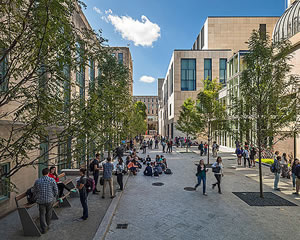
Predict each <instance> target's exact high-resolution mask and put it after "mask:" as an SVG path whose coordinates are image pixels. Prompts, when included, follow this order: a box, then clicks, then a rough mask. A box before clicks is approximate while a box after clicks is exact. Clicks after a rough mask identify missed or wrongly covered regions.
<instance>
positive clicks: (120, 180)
mask: <svg viewBox="0 0 300 240" xmlns="http://www.w3.org/2000/svg"><path fill="white" fill-rule="evenodd" d="M124 170H125V164H124V163H123V159H122V158H119V160H118V164H117V166H116V174H117V182H118V184H119V186H120V191H123V172H124Z"/></svg>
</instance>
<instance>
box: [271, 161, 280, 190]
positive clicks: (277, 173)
mask: <svg viewBox="0 0 300 240" xmlns="http://www.w3.org/2000/svg"><path fill="white" fill-rule="evenodd" d="M280 161H281V157H280V156H277V158H276V159H274V163H273V164H272V166H271V167H272V172H273V173H274V190H276V191H280V188H278V183H279V180H280V172H281V166H280Z"/></svg>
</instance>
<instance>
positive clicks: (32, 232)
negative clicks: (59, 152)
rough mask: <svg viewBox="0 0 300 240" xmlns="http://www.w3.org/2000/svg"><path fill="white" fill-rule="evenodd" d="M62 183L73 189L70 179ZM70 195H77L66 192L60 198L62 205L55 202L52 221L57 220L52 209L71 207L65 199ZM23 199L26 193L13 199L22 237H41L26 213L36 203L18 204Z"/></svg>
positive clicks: (62, 175)
mask: <svg viewBox="0 0 300 240" xmlns="http://www.w3.org/2000/svg"><path fill="white" fill-rule="evenodd" d="M59 177H60V178H63V177H65V174H64V173H63V174H61V175H59ZM63 183H64V184H65V185H66V186H68V187H69V188H71V189H72V188H74V187H75V186H74V184H73V181H72V179H66V180H65V181H63ZM72 194H74V195H75V196H77V195H78V193H71V192H68V193H67V194H64V195H63V196H62V198H61V199H62V200H63V202H62V203H60V202H59V201H56V202H55V203H54V204H53V212H52V219H53V220H57V219H58V215H57V213H56V211H55V209H54V207H58V206H59V207H71V204H70V202H69V201H68V198H67V197H68V196H71V195H72ZM24 198H25V199H26V192H23V193H22V194H19V195H17V196H16V197H15V201H16V205H17V209H18V213H19V217H20V220H21V224H22V227H23V232H24V236H41V232H40V230H39V228H38V227H37V225H36V223H35V221H34V219H33V218H32V217H31V215H30V214H29V211H28V210H29V209H30V208H32V207H33V206H36V205H37V203H28V202H27V203H25V204H19V201H21V200H23V199H24ZM26 200H27V199H26Z"/></svg>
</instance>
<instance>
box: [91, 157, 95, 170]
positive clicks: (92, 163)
mask: <svg viewBox="0 0 300 240" xmlns="http://www.w3.org/2000/svg"><path fill="white" fill-rule="evenodd" d="M94 167H95V160H93V161H92V162H91V163H90V171H91V172H94Z"/></svg>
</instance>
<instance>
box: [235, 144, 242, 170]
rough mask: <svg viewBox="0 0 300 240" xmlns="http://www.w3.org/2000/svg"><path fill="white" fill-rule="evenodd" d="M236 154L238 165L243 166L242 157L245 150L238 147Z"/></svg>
mask: <svg viewBox="0 0 300 240" xmlns="http://www.w3.org/2000/svg"><path fill="white" fill-rule="evenodd" d="M235 154H236V156H237V164H238V166H240V165H241V164H242V155H243V150H242V149H241V148H240V146H238V147H237V148H236V150H235Z"/></svg>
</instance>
